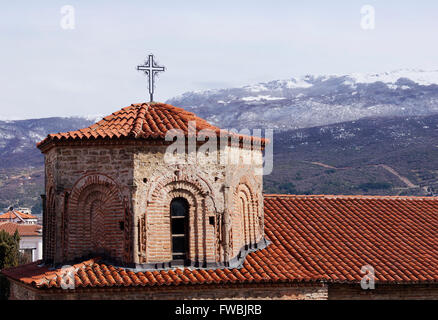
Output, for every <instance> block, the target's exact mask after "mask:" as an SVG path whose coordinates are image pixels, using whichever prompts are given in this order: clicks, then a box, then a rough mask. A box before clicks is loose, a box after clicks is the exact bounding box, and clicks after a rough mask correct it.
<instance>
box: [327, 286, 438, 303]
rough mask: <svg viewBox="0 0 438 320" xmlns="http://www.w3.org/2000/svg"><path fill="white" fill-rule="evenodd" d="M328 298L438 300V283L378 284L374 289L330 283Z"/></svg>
mask: <svg viewBox="0 0 438 320" xmlns="http://www.w3.org/2000/svg"><path fill="white" fill-rule="evenodd" d="M328 298H329V299H330V300H351V299H353V300H382V299H383V300H389V299H391V300H425V299H433V300H438V284H430V285H421V284H397V285H379V284H376V288H375V289H374V290H363V289H362V288H361V287H360V284H352V285H347V284H330V285H329V287H328Z"/></svg>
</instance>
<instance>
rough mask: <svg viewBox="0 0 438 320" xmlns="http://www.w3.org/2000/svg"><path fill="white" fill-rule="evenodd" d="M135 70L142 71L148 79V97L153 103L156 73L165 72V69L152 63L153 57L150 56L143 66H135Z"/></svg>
mask: <svg viewBox="0 0 438 320" xmlns="http://www.w3.org/2000/svg"><path fill="white" fill-rule="evenodd" d="M137 70H140V71H144V73H145V74H146V75H147V76H148V77H149V95H150V98H151V102H152V101H154V78H155V75H156V74H157V73H158V72H161V71H165V68H164V67H160V66H158V65H157V64H156V63H155V61H154V55H153V54H150V55H149V58H148V61H146V62H145V65H144V66H137Z"/></svg>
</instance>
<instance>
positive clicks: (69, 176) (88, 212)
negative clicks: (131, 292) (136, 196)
mask: <svg viewBox="0 0 438 320" xmlns="http://www.w3.org/2000/svg"><path fill="white" fill-rule="evenodd" d="M134 152H135V148H134V147H133V146H111V145H108V146H71V147H70V146H62V147H56V148H53V149H51V150H50V151H49V152H48V153H47V154H46V155H45V159H46V160H45V166H46V194H47V195H48V198H47V204H48V210H47V214H46V216H47V217H45V219H44V229H43V230H44V234H45V235H44V242H45V243H44V248H45V250H44V259H49V260H54V262H62V261H65V260H71V259H73V258H78V257H80V256H82V255H87V254H89V253H92V252H93V251H94V250H95V249H96V245H93V243H99V245H97V247H102V248H100V249H102V250H103V251H105V252H106V251H108V252H109V253H110V254H111V255H112V256H113V257H114V258H115V259H118V260H124V261H126V260H129V257H124V255H126V250H125V249H126V248H125V244H124V243H123V242H124V238H125V233H128V234H129V233H130V232H131V231H130V230H121V226H120V222H122V221H123V222H124V218H125V217H124V215H125V212H124V210H125V208H124V207H123V205H124V203H123V202H124V201H125V204H127V205H128V207H129V202H130V198H131V193H132V190H131V187H132V181H133V154H134ZM52 204H53V205H52ZM98 211H100V213H101V214H100V215H101V217H100V218H99V217H98V216H97V217H93V216H92V215H93V212H94V214H96V213H97V212H98ZM96 221H100V223H96ZM92 222H93V223H92ZM99 224H100V225H99ZM125 228H129V225H126V226H125ZM92 231H93V232H92ZM92 233H93V234H94V235H92ZM105 234H106V235H105ZM130 241H132V239H131V240H130ZM120 242H122V243H120ZM130 260H132V258H131V259H130Z"/></svg>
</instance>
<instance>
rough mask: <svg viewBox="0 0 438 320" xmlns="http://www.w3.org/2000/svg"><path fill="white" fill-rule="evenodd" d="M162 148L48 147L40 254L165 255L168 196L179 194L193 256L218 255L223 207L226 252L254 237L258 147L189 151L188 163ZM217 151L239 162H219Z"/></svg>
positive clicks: (259, 205)
mask: <svg viewBox="0 0 438 320" xmlns="http://www.w3.org/2000/svg"><path fill="white" fill-rule="evenodd" d="M165 152H166V146H164V145H162V144H160V143H150V144H147V145H110V144H109V145H89V146H58V147H55V148H53V149H51V150H49V151H48V152H47V153H46V155H45V161H46V162H45V165H46V195H47V211H46V214H45V217H44V258H45V259H46V260H47V261H52V260H54V261H55V262H59V263H62V262H65V261H71V260H73V259H75V258H80V257H82V256H87V255H88V254H96V253H97V254H100V253H101V252H105V253H106V254H108V255H109V256H111V257H113V258H114V259H116V260H118V261H119V260H120V261H122V262H126V263H132V262H133V263H140V264H141V263H160V262H168V261H170V260H171V252H172V249H171V230H170V202H171V200H172V199H173V198H175V197H180V196H181V197H184V198H186V199H187V200H188V202H189V204H190V218H189V230H190V231H189V233H190V235H189V239H190V252H189V258H190V259H191V260H192V261H199V262H200V263H203V262H210V263H211V262H218V261H224V257H225V251H226V250H227V249H226V246H225V242H224V241H225V238H226V237H225V235H224V234H225V233H226V231H225V229H224V216H225V212H227V213H228V214H229V216H230V217H231V223H230V225H231V230H229V231H228V232H229V238H230V242H229V244H228V246H229V250H230V251H231V255H230V256H229V258H230V259H231V258H233V257H234V256H236V255H237V253H238V252H239V250H240V249H241V248H242V247H243V246H244V245H246V244H247V245H251V244H254V243H256V242H257V241H259V240H260V238H261V237H262V236H263V198H262V197H263V196H262V185H263V183H262V176H261V175H257V174H256V168H257V166H258V165H259V164H260V163H261V156H262V153H261V151H251V150H246V149H242V148H236V147H228V146H227V147H225V149H222V151H221V152H213V151H212V152H209V153H208V155H206V156H203V157H197V158H196V157H191V156H192V153H190V154H188V155H186V157H187V158H188V159H190V161H189V162H188V163H186V164H169V163H166V162H165V161H164V154H165ZM223 155H228V156H230V157H235V159H237V161H234V162H233V161H231V163H230V162H222V163H220V161H219V160H220V159H221V157H222V156H223ZM190 157H191V158H190ZM247 159H249V161H247ZM242 201H243V203H244V205H243V207H242V205H241V203H242ZM225 202H226V203H225Z"/></svg>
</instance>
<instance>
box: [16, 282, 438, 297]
mask: <svg viewBox="0 0 438 320" xmlns="http://www.w3.org/2000/svg"><path fill="white" fill-rule="evenodd" d="M10 290H11V294H10V299H11V300H17V299H18V300H40V299H41V300H44V299H56V300H62V299H78V300H93V299H114V300H160V299H163V300H164V299H169V300H173V299H187V300H188V299H264V300H275V299H283V300H327V299H329V300H379V299H385V300H407V299H410V300H425V299H432V300H438V285H437V284H429V285H424V284H395V285H376V289H374V290H362V289H361V288H360V285H359V284H291V285H285V284H279V285H265V286H263V285H230V286H226V287H225V286H221V287H214V286H210V287H209V286H182V287H167V286H166V287H159V288H142V287H141V288H88V289H78V290H75V291H70V290H68V291H66V290H62V289H56V290H37V289H34V288H31V287H29V286H25V285H23V284H21V283H18V282H15V281H11V286H10Z"/></svg>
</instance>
